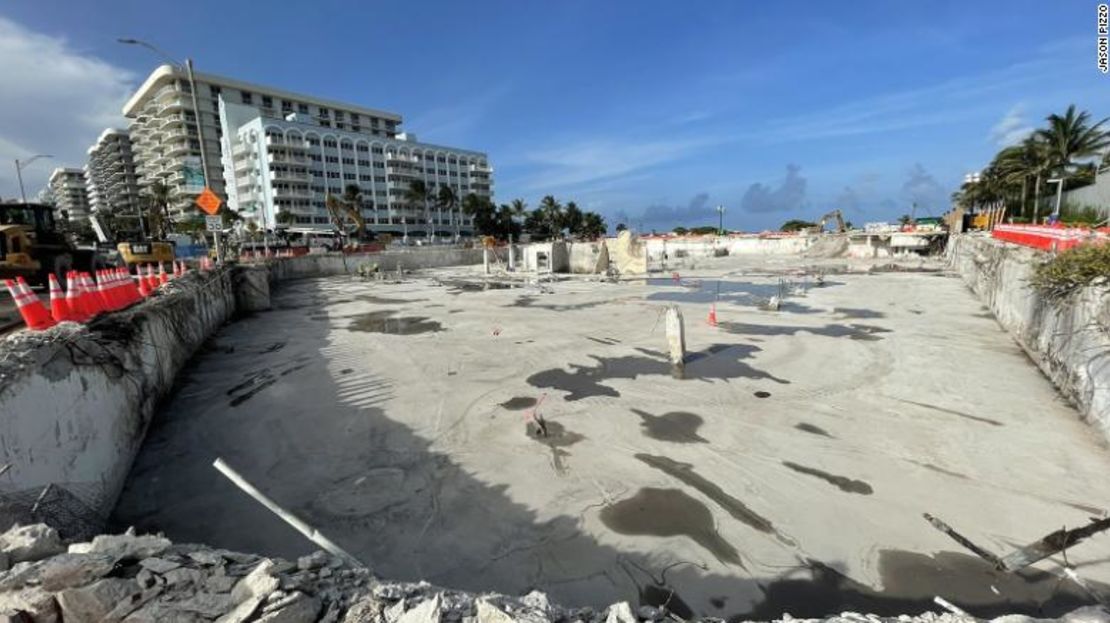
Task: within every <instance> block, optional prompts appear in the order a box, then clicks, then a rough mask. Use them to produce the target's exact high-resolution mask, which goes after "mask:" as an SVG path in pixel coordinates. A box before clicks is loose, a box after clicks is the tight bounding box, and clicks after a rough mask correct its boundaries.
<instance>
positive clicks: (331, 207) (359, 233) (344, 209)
mask: <svg viewBox="0 0 1110 623" xmlns="http://www.w3.org/2000/svg"><path fill="white" fill-rule="evenodd" d="M324 205H325V206H326V207H327V209H328V214H330V215H331V220H332V221H333V222H334V223H335V228H336V229H337V230H338V231H339V232H340V233H341V234H343V235H344V236H346V237H347V239H348V240H350V241H351V244H356V245H357V244H359V243H362V242H369V241H371V240H373V235H370V236H367V234H368V232H367V230H366V219H364V218H362V215H361V214H359V211H358V206H356V205H352V204H351V203H349V202H347V201H344V200H342V199H340V198H339V197H336V196H335V195H328V196H327V199H326V200H325V201H324ZM345 218H349V219H351V221H352V222H354V224H355V228H354V230H353V231H348V230H347V227H348V226H347V223H346V221H345Z"/></svg>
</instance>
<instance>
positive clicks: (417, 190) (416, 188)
mask: <svg viewBox="0 0 1110 623" xmlns="http://www.w3.org/2000/svg"><path fill="white" fill-rule="evenodd" d="M431 199H432V191H431V190H430V189H429V188H428V185H427V184H425V183H424V180H413V181H412V182H410V183H409V188H408V190H406V191H405V201H406V202H408V203H409V205H421V206H423V207H424V223H425V225H426V226H428V227H429V229H428V231H429V232H431V229H430V226H431V223H432V219H431V215H430V211H429V209H428V202H429V201H431ZM405 220H406V222H407V221H408V219H407V218H406V219H405ZM434 237H435V234H434V233H433V234H432V238H433V239H434Z"/></svg>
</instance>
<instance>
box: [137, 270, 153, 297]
mask: <svg viewBox="0 0 1110 623" xmlns="http://www.w3.org/2000/svg"><path fill="white" fill-rule="evenodd" d="M135 280H136V281H137V282H138V285H139V296H141V297H143V298H144V299H145V298H146V297H148V296H150V286H149V285H147V282H146V277H144V276H143V269H142V267H141V266H136V267H135Z"/></svg>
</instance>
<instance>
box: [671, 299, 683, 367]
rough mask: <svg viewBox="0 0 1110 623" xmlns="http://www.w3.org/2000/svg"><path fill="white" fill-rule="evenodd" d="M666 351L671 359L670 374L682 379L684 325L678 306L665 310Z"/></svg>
mask: <svg viewBox="0 0 1110 623" xmlns="http://www.w3.org/2000/svg"><path fill="white" fill-rule="evenodd" d="M667 349H668V351H669V352H670V357H671V373H672V374H673V375H674V376H675V378H682V376H683V374H685V370H686V325H685V323H683V321H682V310H680V309H679V308H678V305H671V306H670V307H668V308H667Z"/></svg>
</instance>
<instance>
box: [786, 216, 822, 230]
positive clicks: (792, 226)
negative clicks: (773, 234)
mask: <svg viewBox="0 0 1110 623" xmlns="http://www.w3.org/2000/svg"><path fill="white" fill-rule="evenodd" d="M812 227H817V223H813V222H810V221H804V220H802V219H796V218H792V219H790V220H789V221H786V222H785V223H783V224H782V227H779V231H805V230H808V229H810V228H812Z"/></svg>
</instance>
